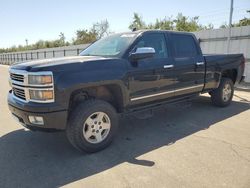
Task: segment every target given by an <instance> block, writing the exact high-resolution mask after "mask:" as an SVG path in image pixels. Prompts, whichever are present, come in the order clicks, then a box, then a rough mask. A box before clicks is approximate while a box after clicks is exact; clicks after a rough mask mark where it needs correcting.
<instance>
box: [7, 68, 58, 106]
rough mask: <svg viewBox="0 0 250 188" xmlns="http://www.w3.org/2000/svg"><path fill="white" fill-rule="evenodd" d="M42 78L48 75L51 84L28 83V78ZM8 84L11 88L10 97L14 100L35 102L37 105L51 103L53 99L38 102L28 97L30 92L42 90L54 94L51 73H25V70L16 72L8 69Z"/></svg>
mask: <svg viewBox="0 0 250 188" xmlns="http://www.w3.org/2000/svg"><path fill="white" fill-rule="evenodd" d="M30 75H32V76H34V75H35V76H36V75H37V76H44V75H49V76H52V83H51V84H47V85H42V84H41V85H35V84H30V83H29V80H28V78H29V76H30ZM9 83H10V86H11V87H12V96H13V97H15V99H17V100H19V101H22V102H37V103H52V102H54V101H55V100H54V96H53V99H47V100H44V101H43V100H38V99H33V98H31V97H30V91H31V90H33V91H34V90H37V91H44V90H52V91H53V94H54V84H53V73H52V72H50V71H42V72H27V71H26V70H17V69H12V68H10V69H9Z"/></svg>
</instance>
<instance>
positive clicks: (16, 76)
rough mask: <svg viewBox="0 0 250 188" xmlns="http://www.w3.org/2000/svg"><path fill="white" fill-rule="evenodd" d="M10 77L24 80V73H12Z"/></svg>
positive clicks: (18, 80) (20, 80)
mask: <svg viewBox="0 0 250 188" xmlns="http://www.w3.org/2000/svg"><path fill="white" fill-rule="evenodd" d="M10 78H11V79H12V80H14V81H17V82H22V83H23V82H24V75H21V74H14V73H10Z"/></svg>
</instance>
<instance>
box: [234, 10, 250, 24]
mask: <svg viewBox="0 0 250 188" xmlns="http://www.w3.org/2000/svg"><path fill="white" fill-rule="evenodd" d="M246 12H247V13H249V14H250V10H247V11H246ZM247 25H250V18H246V17H244V18H243V19H241V20H240V21H239V22H238V23H236V24H234V26H235V27H240V26H247Z"/></svg>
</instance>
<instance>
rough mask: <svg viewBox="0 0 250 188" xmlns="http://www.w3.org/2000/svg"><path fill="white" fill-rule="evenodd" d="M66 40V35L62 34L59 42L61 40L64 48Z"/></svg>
mask: <svg viewBox="0 0 250 188" xmlns="http://www.w3.org/2000/svg"><path fill="white" fill-rule="evenodd" d="M65 39H66V37H65V35H64V33H63V32H61V33H60V34H59V40H60V43H61V45H63V46H64V45H65Z"/></svg>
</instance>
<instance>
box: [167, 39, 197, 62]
mask: <svg viewBox="0 0 250 188" xmlns="http://www.w3.org/2000/svg"><path fill="white" fill-rule="evenodd" d="M172 39H173V47H174V51H175V57H194V56H196V55H197V54H198V51H197V48H196V44H195V42H194V39H193V37H192V36H190V35H183V34H182V35H181V34H173V35H172Z"/></svg>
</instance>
